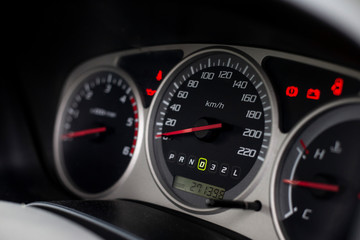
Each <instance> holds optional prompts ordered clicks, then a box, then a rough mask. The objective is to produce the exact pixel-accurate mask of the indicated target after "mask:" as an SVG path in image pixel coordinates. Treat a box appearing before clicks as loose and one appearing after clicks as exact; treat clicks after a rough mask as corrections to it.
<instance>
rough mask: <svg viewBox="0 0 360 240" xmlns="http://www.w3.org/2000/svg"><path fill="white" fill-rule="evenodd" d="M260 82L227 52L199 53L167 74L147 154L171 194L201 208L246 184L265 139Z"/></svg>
mask: <svg viewBox="0 0 360 240" xmlns="http://www.w3.org/2000/svg"><path fill="white" fill-rule="evenodd" d="M264 85H265V84H264V82H263V79H262V76H261V75H260V74H259V72H258V71H257V70H256V69H255V67H254V65H253V64H252V63H250V62H248V61H247V60H246V59H245V58H244V57H241V56H239V55H237V54H234V53H231V52H227V51H207V52H205V53H202V54H198V55H196V56H194V57H193V58H191V59H190V60H188V61H185V62H184V63H183V64H182V65H181V66H179V67H178V68H177V70H175V72H173V73H172V75H171V76H170V77H169V78H168V79H167V82H166V84H165V85H164V87H163V88H162V90H161V92H160V96H158V100H157V102H155V104H156V105H155V106H158V107H157V108H156V109H153V112H152V115H151V117H152V119H153V121H152V123H151V125H150V127H152V128H151V132H152V134H151V136H150V149H151V151H153V152H152V153H153V156H152V157H151V158H152V160H153V162H154V165H155V167H156V171H158V174H159V175H160V176H159V177H160V178H161V181H162V182H163V185H164V186H165V188H167V190H168V191H169V192H170V194H172V195H173V196H175V198H177V199H179V200H180V201H182V202H184V203H185V204H187V205H190V206H192V207H199V208H202V207H205V199H207V198H213V199H233V198H235V197H236V196H237V195H239V194H240V193H241V191H242V190H244V188H245V187H247V186H248V184H249V182H250V181H251V180H252V179H253V177H254V176H255V174H256V173H257V171H258V170H259V168H260V166H261V164H262V162H263V161H264V159H265V155H266V151H267V149H268V146H269V140H270V136H271V121H272V120H271V106H270V100H269V96H268V93H267V91H266V88H265V86H264Z"/></svg>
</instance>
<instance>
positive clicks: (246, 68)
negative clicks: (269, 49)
mask: <svg viewBox="0 0 360 240" xmlns="http://www.w3.org/2000/svg"><path fill="white" fill-rule="evenodd" d="M248 68H249V66H248V65H246V67H245V69H244V71H243V72H242V73H243V74H245V73H246V71H247V70H248Z"/></svg>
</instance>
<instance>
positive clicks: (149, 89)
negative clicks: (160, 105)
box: [146, 88, 156, 96]
mask: <svg viewBox="0 0 360 240" xmlns="http://www.w3.org/2000/svg"><path fill="white" fill-rule="evenodd" d="M155 93H156V90H152V89H151V88H147V89H146V94H147V95H148V96H154V94H155Z"/></svg>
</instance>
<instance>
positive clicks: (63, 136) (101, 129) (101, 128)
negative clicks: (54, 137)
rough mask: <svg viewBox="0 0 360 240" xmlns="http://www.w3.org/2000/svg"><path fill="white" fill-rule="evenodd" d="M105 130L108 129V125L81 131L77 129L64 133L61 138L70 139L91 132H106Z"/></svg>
mask: <svg viewBox="0 0 360 240" xmlns="http://www.w3.org/2000/svg"><path fill="white" fill-rule="evenodd" d="M105 131H106V127H99V128H91V129H86V130H81V131H77V132H70V133H67V134H64V135H62V136H61V138H62V139H63V140H64V139H68V138H76V137H82V136H86V135H89V134H95V133H101V132H105Z"/></svg>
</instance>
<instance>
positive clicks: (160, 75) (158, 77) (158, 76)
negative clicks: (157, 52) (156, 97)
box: [156, 70, 163, 81]
mask: <svg viewBox="0 0 360 240" xmlns="http://www.w3.org/2000/svg"><path fill="white" fill-rule="evenodd" d="M162 75H163V72H162V71H161V70H159V72H158V73H157V75H156V80H158V81H161V80H162V77H163V76H162Z"/></svg>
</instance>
